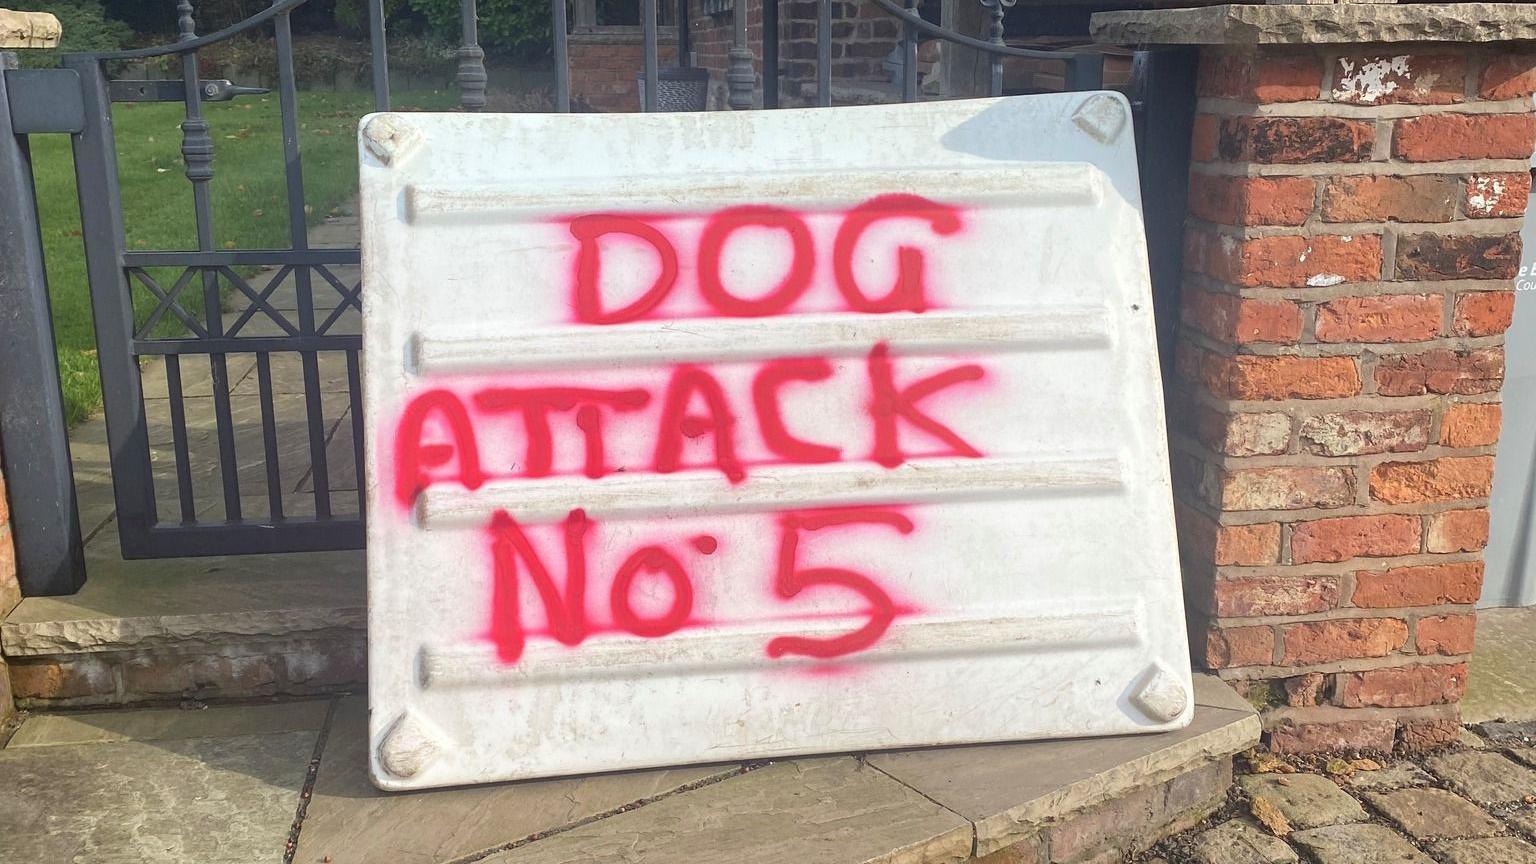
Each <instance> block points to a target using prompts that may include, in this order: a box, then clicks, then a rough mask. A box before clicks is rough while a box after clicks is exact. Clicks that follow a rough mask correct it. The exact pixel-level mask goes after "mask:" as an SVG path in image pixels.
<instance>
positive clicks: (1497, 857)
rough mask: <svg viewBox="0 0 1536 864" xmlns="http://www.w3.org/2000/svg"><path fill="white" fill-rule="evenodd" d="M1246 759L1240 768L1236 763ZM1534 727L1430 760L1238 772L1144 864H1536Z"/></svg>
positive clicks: (1316, 761)
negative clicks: (1207, 816)
mask: <svg viewBox="0 0 1536 864" xmlns="http://www.w3.org/2000/svg"><path fill="white" fill-rule="evenodd" d="M1242 761H1243V760H1240V763H1241V762H1242ZM1533 766H1536V722H1527V723H1504V722H1490V723H1482V724H1478V725H1477V726H1474V727H1470V728H1469V730H1468V732H1467V734H1465V735H1463V736H1462V742H1461V744H1459V745H1458V746H1456V747H1455V748H1452V749H1450V750H1446V751H1442V752H1440V753H1436V754H1433V755H1430V756H1419V757H1374V758H1327V757H1324V758H1311V759H1305V760H1281V759H1277V758H1274V757H1271V756H1267V755H1263V754H1259V755H1254V756H1253V757H1252V758H1250V759H1248V760H1246V765H1244V764H1240V765H1239V768H1240V770H1241V771H1243V773H1242V774H1241V775H1240V776H1239V777H1238V782H1237V786H1236V788H1235V790H1234V794H1233V800H1232V803H1231V804H1230V806H1228V807H1227V808H1226V809H1225V810H1224V811H1222V813H1220V814H1219V815H1218V816H1217V817H1215V818H1213V819H1212V820H1210V821H1209V822H1207V823H1206V824H1204V825H1201V826H1200V827H1198V828H1195V829H1192V830H1190V831H1188V832H1185V833H1184V834H1181V835H1178V836H1175V837H1172V838H1169V839H1168V840H1166V841H1164V842H1163V843H1161V844H1159V845H1158V847H1157V848H1155V849H1154V850H1153V851H1152V852H1150V853H1147V854H1146V855H1143V856H1141V857H1140V858H1138V859H1136V861H1137V864H1299V862H1311V864H1536V770H1533Z"/></svg>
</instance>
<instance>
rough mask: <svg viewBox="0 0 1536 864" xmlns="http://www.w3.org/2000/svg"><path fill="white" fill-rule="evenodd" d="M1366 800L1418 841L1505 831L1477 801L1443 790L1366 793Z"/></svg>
mask: <svg viewBox="0 0 1536 864" xmlns="http://www.w3.org/2000/svg"><path fill="white" fill-rule="evenodd" d="M1365 800H1367V801H1369V802H1370V804H1371V806H1372V807H1375V808H1376V809H1377V810H1379V811H1381V814H1382V815H1383V816H1386V817H1387V818H1388V819H1391V820H1392V821H1393V822H1395V823H1397V825H1398V827H1400V828H1402V829H1403V830H1404V831H1406V832H1408V834H1409V836H1411V837H1413V839H1415V840H1435V839H1459V838H1465V837H1491V836H1493V835H1494V834H1500V833H1503V831H1504V826H1502V825H1500V824H1499V823H1498V822H1497V821H1495V820H1494V818H1493V817H1492V816H1489V815H1488V814H1487V813H1484V812H1483V811H1482V810H1479V809H1478V808H1477V806H1476V805H1475V804H1473V803H1472V802H1470V801H1468V800H1467V799H1465V798H1463V797H1461V796H1460V795H1453V794H1451V793H1450V792H1447V791H1445V790H1444V789H1400V790H1398V791H1396V792H1386V793H1367V794H1366V796H1365Z"/></svg>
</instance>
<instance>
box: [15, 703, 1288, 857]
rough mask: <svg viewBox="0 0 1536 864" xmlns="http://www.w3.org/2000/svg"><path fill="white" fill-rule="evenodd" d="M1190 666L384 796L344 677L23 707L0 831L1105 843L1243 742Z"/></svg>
mask: <svg viewBox="0 0 1536 864" xmlns="http://www.w3.org/2000/svg"><path fill="white" fill-rule="evenodd" d="M1196 680H1197V684H1196V702H1197V708H1196V711H1195V717H1194V722H1193V723H1192V724H1191V725H1190V727H1189V728H1187V729H1184V730H1180V731H1177V732H1167V733H1160V734H1154V735H1132V736H1123V737H1116V738H1098V739H1078V740H1072V741H1043V742H1033V743H1026V744H993V745H980V746H971V747H948V748H935V749H929V750H918V751H905V752H883V753H871V754H867V755H858V756H849V755H832V756H825V757H809V758H801V759H788V760H782V761H777V762H771V763H752V764H745V765H744V764H738V763H730V764H716V765H694V766H683V767H677V768H663V769H656V770H649V771H630V772H622V773H613V774H598V775H591V776H585V777H568V778H557V779H549V780H537V781H529V782H523V783H501V784H494V785H486V786H475V787H465V788H458V789H438V790H430V791H424V792H411V793H403V794H391V793H384V792H380V791H378V790H376V789H374V788H373V786H372V785H371V784H370V783H369V782H368V779H367V720H368V708H367V704H366V700H365V698H364V697H363V696H361V695H358V696H347V697H341V698H329V699H323V700H310V701H266V702H262V703H256V704H242V705H214V706H210V707H207V708H205V709H202V710H184V709H176V708H170V709H166V708H155V709H131V710H123V709H117V710H109V711H89V712H74V713H60V714H38V715H33V716H31V717H30V718H28V719H27V720H26V722H25V723H24V724H23V725H22V726H21V728H20V729H19V730H18V731H17V733H16V734H15V735H14V736H13V737H12V738H11V740H10V741H9V743H8V745H7V746H6V747H5V748H4V749H0V788H29V789H35V790H39V794H40V795H41V797H40V798H39V800H38V801H37V802H34V803H36V804H38V805H39V806H40V807H42V810H37V809H36V808H31V809H29V808H26V807H23V808H20V809H18V808H9V809H3V808H0V838H7V839H9V840H11V841H13V842H12V843H11V844H10V845H8V846H7V845H5V844H4V843H0V848H3V849H5V850H6V851H8V852H11V853H14V857H15V858H16V860H18V861H21V860H25V861H45V860H46V861H55V860H58V861H63V860H87V859H89V860H98V859H105V858H111V859H112V860H118V859H119V858H124V857H129V858H133V859H134V860H138V859H139V858H140V857H145V858H153V859H154V860H156V861H165V862H168V864H178V862H193V861H195V862H199V864H202V862H207V861H215V860H217V861H231V862H233V861H255V860H268V859H269V858H274V857H275V850H278V849H281V848H283V846H284V844H285V843H288V842H290V841H296V844H297V846H296V848H294V849H292V853H293V854H292V856H291V857H292V860H294V861H304V862H310V861H313V862H320V861H331V862H334V864H347V862H372V861H390V862H401V864H447V862H463V861H470V860H474V861H490V862H498V864H534V862H546V861H549V862H555V861H558V862H565V861H616V860H624V861H632V862H658V864H660V862H665V864H691V862H706V861H707V862H710V864H715V862H718V861H721V860H727V859H728V860H731V861H733V862H737V864H755V862H762V864H769V862H772V864H780V862H784V861H815V862H819V864H845V862H846V864H855V862H873V861H879V862H891V864H930V862H932V864H937V862H951V864H952V862H959V861H967V860H980V861H985V862H987V864H1003V862H1008V864H1021V862H1051V864H1088V862H1105V861H1119V860H1121V859H1122V857H1123V856H1124V855H1126V854H1128V853H1134V852H1138V851H1141V850H1144V849H1146V848H1147V847H1148V846H1150V845H1151V844H1153V843H1155V842H1157V841H1158V840H1160V839H1161V838H1162V837H1164V836H1166V835H1168V834H1170V833H1172V832H1174V831H1177V830H1179V829H1180V828H1184V827H1188V826H1190V825H1192V824H1195V823H1196V822H1198V821H1200V820H1202V819H1203V818H1204V817H1206V816H1207V815H1208V814H1210V813H1211V812H1212V811H1214V810H1215V809H1217V808H1218V807H1220V806H1221V804H1223V803H1224V802H1225V801H1226V795H1227V790H1228V786H1229V785H1230V782H1231V777H1232V756H1233V754H1234V753H1236V752H1238V751H1241V750H1243V749H1245V748H1247V747H1250V746H1252V745H1253V744H1254V743H1255V742H1256V741H1257V740H1258V735H1259V723H1258V719H1257V718H1256V717H1255V716H1254V713H1253V710H1252V709H1251V708H1250V707H1249V706H1248V705H1247V704H1246V703H1244V702H1243V701H1242V700H1240V699H1238V698H1237V697H1236V696H1235V695H1234V694H1233V693H1232V691H1231V690H1230V689H1228V688H1227V687H1226V686H1225V685H1223V684H1221V683H1219V682H1218V681H1216V680H1215V679H1214V678H1209V677H1199V678H1197V679H1196ZM999 708H1000V710H1006V706H999ZM42 778H47V779H46V781H45V780H43V779H42ZM29 784H30V785H29ZM145 790H151V791H152V792H153V794H149V795H146V794H145ZM214 805H217V806H214ZM210 808H211V809H210ZM55 811H57V812H65V811H67V812H68V813H69V816H70V818H69V819H67V820H64V821H63V822H60V823H59V825H57V826H55V827H57V828H58V830H50V831H49V832H46V833H44V832H38V831H35V830H29V829H31V827H32V822H30V821H29V819H30V818H32V817H34V816H35V814H36V813H37V812H55ZM7 860H10V859H9V858H8V859H7Z"/></svg>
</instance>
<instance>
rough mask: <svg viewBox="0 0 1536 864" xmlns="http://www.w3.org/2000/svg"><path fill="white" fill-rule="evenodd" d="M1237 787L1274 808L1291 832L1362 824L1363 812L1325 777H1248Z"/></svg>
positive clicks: (1252, 775)
mask: <svg viewBox="0 0 1536 864" xmlns="http://www.w3.org/2000/svg"><path fill="white" fill-rule="evenodd" d="M1238 785H1240V786H1242V787H1243V791H1244V792H1247V793H1248V796H1249V797H1250V798H1258V797H1260V796H1262V797H1264V798H1266V799H1268V800H1269V802H1270V803H1271V804H1274V805H1275V807H1277V808H1278V809H1279V810H1280V812H1281V814H1283V815H1284V816H1285V818H1286V820H1287V821H1289V822H1290V823H1291V826H1292V827H1295V828H1318V827H1321V826H1324V825H1339V824H1342V823H1345V822H1363V821H1365V819H1366V812H1365V808H1363V807H1361V806H1360V802H1358V801H1356V800H1355V799H1354V798H1352V797H1350V794H1349V793H1348V792H1345V791H1344V790H1343V789H1340V788H1339V785H1338V784H1337V783H1335V782H1333V781H1332V780H1329V779H1328V778H1327V777H1322V776H1319V775H1317V774H1249V775H1247V776H1245V777H1241V778H1239V779H1238Z"/></svg>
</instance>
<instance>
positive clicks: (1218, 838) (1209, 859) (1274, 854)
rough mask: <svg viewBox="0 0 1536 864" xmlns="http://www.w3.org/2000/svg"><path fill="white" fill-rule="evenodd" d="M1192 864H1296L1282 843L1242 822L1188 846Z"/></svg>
mask: <svg viewBox="0 0 1536 864" xmlns="http://www.w3.org/2000/svg"><path fill="white" fill-rule="evenodd" d="M1189 851H1190V855H1191V856H1192V857H1193V858H1194V859H1195V864H1296V862H1297V861H1298V860H1299V859H1298V858H1297V856H1296V852H1295V851H1294V850H1293V849H1291V847H1289V846H1287V845H1285V841H1283V840H1281V839H1280V838H1278V837H1275V836H1273V835H1271V834H1269V833H1266V832H1265V831H1264V830H1263V829H1260V828H1258V827H1255V826H1254V825H1252V824H1251V823H1248V822H1244V821H1243V820H1241V819H1233V820H1231V821H1230V822H1223V823H1222V824H1220V825H1218V826H1216V827H1215V828H1212V829H1211V830H1209V831H1206V832H1205V833H1203V834H1201V835H1200V836H1199V837H1198V838H1196V839H1195V842H1194V845H1193V846H1191V847H1190V850H1189Z"/></svg>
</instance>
